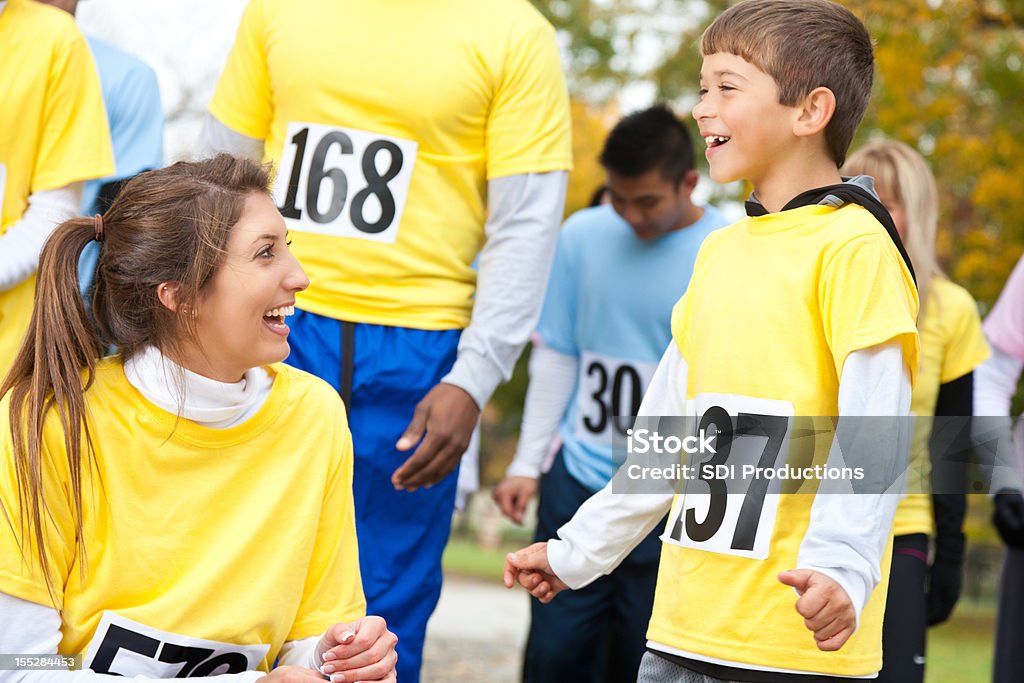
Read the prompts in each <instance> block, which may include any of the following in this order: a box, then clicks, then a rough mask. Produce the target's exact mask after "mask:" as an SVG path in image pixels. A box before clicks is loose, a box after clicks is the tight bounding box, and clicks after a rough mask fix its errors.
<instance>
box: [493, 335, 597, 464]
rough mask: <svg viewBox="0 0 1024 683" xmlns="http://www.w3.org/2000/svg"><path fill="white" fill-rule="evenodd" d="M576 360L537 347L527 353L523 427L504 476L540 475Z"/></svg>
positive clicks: (572, 387) (569, 392) (568, 394)
mask: <svg viewBox="0 0 1024 683" xmlns="http://www.w3.org/2000/svg"><path fill="white" fill-rule="evenodd" d="M578 368H579V361H578V360H577V358H576V357H575V356H570V355H567V354H564V353H560V352H558V351H555V350H554V349H552V348H551V347H548V346H543V345H541V344H537V345H535V346H534V347H533V352H532V353H531V354H530V383H529V385H528V386H527V388H526V401H525V403H524V404H523V424H522V427H521V428H520V430H519V443H518V444H517V446H516V455H515V458H514V459H513V460H512V464H511V465H509V467H508V472H507V473H506V476H509V477H531V478H533V479H536V478H538V477H540V475H541V469H542V468H543V465H544V461H545V460H546V459H547V456H548V451H549V449H550V448H551V441H552V439H554V437H555V434H556V433H557V432H558V425H559V423H560V422H561V421H562V416H564V415H565V410H566V408H567V407H568V406H569V402H570V401H571V400H572V397H573V393H574V391H575V388H576V373H577V372H578Z"/></svg>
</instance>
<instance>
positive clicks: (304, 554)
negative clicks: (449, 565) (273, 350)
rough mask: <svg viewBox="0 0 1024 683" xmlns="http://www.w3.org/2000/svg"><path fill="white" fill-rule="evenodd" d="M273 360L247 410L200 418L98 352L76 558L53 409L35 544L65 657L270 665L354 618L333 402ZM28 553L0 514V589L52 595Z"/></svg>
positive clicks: (199, 670)
mask: <svg viewBox="0 0 1024 683" xmlns="http://www.w3.org/2000/svg"><path fill="white" fill-rule="evenodd" d="M269 370H270V371H271V372H272V373H273V374H274V375H275V377H274V383H273V386H272V388H271V391H270V394H269V396H268V398H267V399H266V402H265V403H264V405H263V406H262V407H261V408H260V409H259V411H258V412H257V413H256V414H255V415H253V416H252V417H251V418H250V419H248V420H246V421H245V422H243V423H242V424H240V425H237V426H234V427H230V428H227V429H212V428H208V427H203V426H201V425H198V424H196V423H195V422H192V421H190V420H187V419H184V418H181V419H176V417H175V416H174V415H172V414H170V413H167V412H165V411H163V410H161V409H160V408H157V407H156V406H154V405H152V404H151V403H149V402H148V401H147V400H146V399H145V398H143V397H142V395H141V394H140V393H139V392H138V391H137V390H136V389H135V388H134V387H133V386H132V385H131V384H130V383H129V382H128V380H127V379H126V377H125V374H124V370H123V366H122V365H121V363H120V361H119V359H116V358H110V359H107V360H105V361H103V362H101V363H100V365H99V367H98V370H97V376H96V381H95V384H93V386H92V387H91V388H90V389H89V391H88V392H87V394H86V403H87V409H88V412H89V416H90V417H89V423H90V426H91V430H92V434H93V438H94V445H95V447H96V465H95V467H94V468H90V467H86V468H83V471H84V472H85V474H84V475H83V483H82V490H83V496H82V502H83V508H84V511H83V520H82V527H83V536H82V539H81V541H80V543H81V544H82V545H83V546H84V550H85V557H86V564H85V565H84V566H83V565H81V564H80V563H79V561H78V557H79V556H78V550H79V547H78V545H76V542H75V523H74V519H73V517H72V508H71V501H70V498H69V495H70V494H69V491H70V490H71V489H70V479H69V476H70V475H69V472H68V466H67V462H66V458H65V450H64V442H63V432H62V430H61V427H60V423H59V420H58V419H57V418H56V415H55V414H54V413H53V412H51V413H50V414H49V416H48V418H47V422H46V427H45V431H44V447H45V451H44V458H45V459H44V469H43V477H44V482H45V496H46V501H47V503H48V505H49V513H50V517H49V521H48V522H47V523H46V547H45V551H46V553H47V554H48V557H49V558H50V562H51V566H52V567H53V568H54V572H55V591H56V596H55V597H56V600H57V605H56V606H57V607H58V609H60V612H61V619H62V622H63V623H62V626H61V631H62V634H63V638H62V640H61V643H60V646H59V652H60V653H62V654H77V653H83V652H84V653H85V663H86V665H87V667H91V668H92V669H93V670H95V671H98V672H105V671H109V672H112V673H119V674H122V675H140V674H141V675H149V676H154V677H175V676H178V675H188V674H189V672H190V673H191V675H192V676H198V675H209V674H211V673H227V672H237V671H242V670H252V669H257V668H258V669H261V670H263V671H267V670H269V667H270V666H271V665H272V664H273V662H274V660H275V659H276V657H277V654H278V652H279V650H280V649H281V646H282V644H283V643H285V642H286V641H289V640H299V639H303V638H309V637H311V636H316V635H319V634H321V633H323V632H324V631H325V630H326V629H327V628H328V627H329V626H331V625H332V624H334V623H337V622H340V621H352V620H355V619H357V618H359V617H362V616H364V614H365V609H366V605H365V601H364V599H363V593H362V584H361V581H360V574H359V559H358V550H357V545H356V534H355V521H354V511H353V502H352V442H351V437H350V435H349V430H348V426H347V422H346V418H345V411H344V407H343V405H342V403H341V401H340V399H339V398H338V395H337V394H336V393H335V392H334V391H333V389H331V388H330V386H328V385H327V384H326V383H324V382H322V381H321V380H319V379H316V378H314V377H312V376H311V375H308V374H306V373H304V372H301V371H299V370H295V369H293V368H290V367H288V366H286V365H280V364H279V365H274V366H272V367H270V368H269ZM8 409H9V399H5V400H4V401H2V402H0V440H2V441H0V442H2V449H3V455H4V458H3V462H2V464H0V500H2V501H3V504H4V506H5V507H6V509H7V510H8V511H9V512H11V513H12V521H13V528H14V529H20V521H19V520H20V516H19V513H18V511H19V507H18V497H17V489H16V483H15V482H16V479H15V473H14V469H13V464H12V457H11V446H10V444H11V436H10V428H9V422H8ZM299 492H301V494H300V493H299ZM19 543H22V544H25V545H24V548H25V550H26V557H27V558H28V560H27V561H23V560H22V555H21V552H20V551H19ZM36 553H37V550H36V548H35V544H34V541H33V540H32V539H31V537H29V538H24V537H22V535H21V534H20V533H19V534H17V536H16V535H15V533H14V532H12V529H11V526H9V525H7V524H0V592H3V593H7V594H9V595H12V596H14V597H18V598H21V599H23V600H29V601H32V602H36V603H39V604H43V605H51V604H53V603H52V601H51V598H50V594H49V593H48V591H47V588H46V585H45V583H44V581H43V579H42V577H41V576H40V572H39V570H38V568H37V566H36V564H35V562H34V560H32V558H33V557H35V556H36Z"/></svg>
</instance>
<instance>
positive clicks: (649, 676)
mask: <svg viewBox="0 0 1024 683" xmlns="http://www.w3.org/2000/svg"><path fill="white" fill-rule="evenodd" d="M636 683H730V681H725V680H722V679H721V678H714V677H713V676H707V675H705V674H699V673H696V672H695V671H690V670H689V669H687V668H685V667H682V666H679V665H678V664H676V663H675V662H670V661H669V660H667V659H665V658H664V657H659V656H658V655H655V654H651V653H650V652H645V653H644V656H643V659H641V660H640V673H639V674H638V676H637V679H636Z"/></svg>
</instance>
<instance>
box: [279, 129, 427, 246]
mask: <svg viewBox="0 0 1024 683" xmlns="http://www.w3.org/2000/svg"><path fill="white" fill-rule="evenodd" d="M416 149H417V145H416V143H415V142H412V141H411V140H403V139H402V138H395V137H388V136H384V135H379V134H376V133H368V132H366V131H361V130H356V129H352V128H337V127H333V126H325V125H322V124H316V123H295V122H292V123H290V124H288V133H287V137H286V139H285V148H284V151H283V153H282V155H281V165H280V169H279V170H278V175H277V182H276V184H275V187H274V199H275V202H276V203H277V206H278V208H279V209H280V210H281V215H282V216H284V218H285V220H286V222H287V223H288V225H289V228H292V229H296V230H304V231H306V232H317V233H322V234H326V235H336V236H339V237H356V238H360V239H368V240H373V241H377V242H389V243H393V242H394V241H395V240H396V239H397V237H398V225H399V222H400V220H401V217H402V211H403V210H404V209H405V200H406V198H407V196H408V194H409V181H410V179H411V177H412V168H413V164H414V162H415V160H416Z"/></svg>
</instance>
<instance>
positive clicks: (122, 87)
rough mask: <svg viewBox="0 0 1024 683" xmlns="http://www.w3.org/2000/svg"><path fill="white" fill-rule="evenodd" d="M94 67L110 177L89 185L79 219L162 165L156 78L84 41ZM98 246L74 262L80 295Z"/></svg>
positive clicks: (135, 62)
mask: <svg viewBox="0 0 1024 683" xmlns="http://www.w3.org/2000/svg"><path fill="white" fill-rule="evenodd" d="M86 40H88V41H89V49H90V50H91V51H92V57H93V60H94V61H95V62H96V71H97V72H99V76H100V88H101V89H102V90H103V104H104V105H105V106H106V108H107V125H108V127H109V128H110V141H111V143H112V144H113V149H114V165H115V169H114V175H112V176H108V177H106V178H100V179H99V180H90V181H87V182H86V183H85V186H84V188H83V189H82V215H83V216H92V215H94V214H96V213H99V207H98V206H97V205H96V199H97V197H99V193H100V188H101V187H103V185H105V184H106V183H110V182H114V181H117V180H124V179H126V178H131V177H132V176H134V175H135V174H137V173H141V172H142V171H148V170H151V169H155V168H160V167H162V166H163V165H164V110H163V105H162V104H161V103H160V87H159V86H158V85H157V80H156V74H155V73H154V72H153V69H151V68H149V66H147V65H146V64H145V63H144V62H142V61H141V60H139V59H137V58H136V57H133V56H132V55H130V54H128V53H127V52H122V51H121V50H119V49H117V48H116V47H114V46H113V45H109V44H107V43H105V42H103V41H102V40H97V39H96V38H92V37H87V38H86ZM98 258H99V246H98V245H97V244H95V243H90V244H89V245H88V246H87V247H86V249H85V250H84V251H83V253H82V257H81V258H80V259H79V260H78V281H79V284H80V286H81V288H82V291H83V293H84V292H85V291H86V290H87V289H88V286H89V284H90V283H91V282H92V277H93V273H94V271H95V270H96V261H97V260H98Z"/></svg>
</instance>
